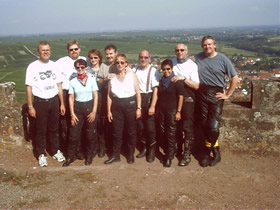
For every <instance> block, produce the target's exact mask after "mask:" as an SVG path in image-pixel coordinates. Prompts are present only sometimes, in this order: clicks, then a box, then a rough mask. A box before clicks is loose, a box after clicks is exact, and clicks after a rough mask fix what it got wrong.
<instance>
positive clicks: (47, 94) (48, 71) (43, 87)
mask: <svg viewBox="0 0 280 210" xmlns="http://www.w3.org/2000/svg"><path fill="white" fill-rule="evenodd" d="M61 81H62V80H61V77H60V74H59V73H58V72H56V70H55V64H54V62H53V61H51V60H50V61H49V62H48V63H42V62H41V61H39V60H36V61H34V62H32V63H31V64H29V66H28V67H27V69H26V77H25V85H29V86H31V87H32V94H33V95H34V96H37V97H40V98H44V99H49V98H52V97H54V96H56V95H57V94H58V88H57V83H60V82H61Z"/></svg>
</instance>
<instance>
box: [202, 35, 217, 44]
mask: <svg viewBox="0 0 280 210" xmlns="http://www.w3.org/2000/svg"><path fill="white" fill-rule="evenodd" d="M207 39H212V40H213V41H214V44H216V40H215V39H214V37H213V36H210V35H207V36H204V37H203V38H202V40H201V46H203V43H204V42H205V40H207Z"/></svg>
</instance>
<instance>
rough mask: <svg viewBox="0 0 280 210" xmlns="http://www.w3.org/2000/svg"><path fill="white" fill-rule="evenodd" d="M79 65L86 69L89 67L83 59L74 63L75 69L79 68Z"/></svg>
mask: <svg viewBox="0 0 280 210" xmlns="http://www.w3.org/2000/svg"><path fill="white" fill-rule="evenodd" d="M77 64H80V65H84V66H85V67H87V62H86V61H85V60H84V59H81V58H80V59H78V60H76V61H75V62H74V67H75V68H76V67H77Z"/></svg>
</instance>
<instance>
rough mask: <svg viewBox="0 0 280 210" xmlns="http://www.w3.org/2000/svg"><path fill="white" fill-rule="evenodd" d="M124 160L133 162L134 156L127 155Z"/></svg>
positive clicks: (129, 162)
mask: <svg viewBox="0 0 280 210" xmlns="http://www.w3.org/2000/svg"><path fill="white" fill-rule="evenodd" d="M126 161H127V163H128V164H132V163H134V156H133V155H128V157H127V160H126Z"/></svg>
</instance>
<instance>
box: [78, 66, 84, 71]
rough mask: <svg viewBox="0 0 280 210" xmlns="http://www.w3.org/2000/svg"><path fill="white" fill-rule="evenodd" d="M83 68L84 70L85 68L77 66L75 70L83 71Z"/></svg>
mask: <svg viewBox="0 0 280 210" xmlns="http://www.w3.org/2000/svg"><path fill="white" fill-rule="evenodd" d="M85 68H86V67H85V66H78V67H76V69H77V70H80V69H82V70H83V69H85Z"/></svg>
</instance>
